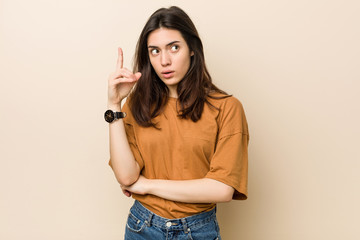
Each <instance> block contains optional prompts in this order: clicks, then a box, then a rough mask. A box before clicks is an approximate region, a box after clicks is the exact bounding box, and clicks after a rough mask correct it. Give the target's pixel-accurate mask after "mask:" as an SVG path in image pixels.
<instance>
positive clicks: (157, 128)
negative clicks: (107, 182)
mask: <svg viewBox="0 0 360 240" xmlns="http://www.w3.org/2000/svg"><path fill="white" fill-rule="evenodd" d="M118 54H119V57H118V62H117V66H116V71H115V72H114V73H113V74H111V75H110V77H109V80H108V85H109V88H108V108H109V110H108V111H106V113H105V119H106V120H107V121H108V122H110V124H109V129H110V162H109V165H110V166H111V167H112V169H113V171H114V173H115V176H116V178H117V180H118V182H119V183H120V185H121V187H122V190H123V192H124V194H125V195H126V196H131V195H132V196H133V198H134V199H135V203H134V205H133V207H132V208H131V209H130V213H129V217H128V221H127V226H126V232H125V239H221V237H220V233H219V227H218V224H217V220H216V203H219V202H228V201H230V200H232V199H246V198H247V144H248V141H249V134H248V127H247V122H246V117H245V114H244V110H243V108H242V105H241V103H240V102H239V101H238V100H237V99H236V98H234V97H232V96H229V95H227V94H226V93H225V92H223V91H222V90H220V89H218V88H217V87H216V86H215V85H214V84H212V81H211V77H210V75H209V73H208V71H207V69H206V66H205V58H204V53H203V46H202V43H201V40H200V38H199V35H198V33H197V30H196V28H195V26H194V24H193V23H192V21H191V20H190V18H189V17H188V15H187V14H186V13H185V12H184V11H182V10H181V9H180V8H178V7H170V8H168V9H165V8H161V9H159V10H157V11H156V12H155V13H153V14H152V15H151V17H150V18H149V20H148V21H147V23H146V24H145V27H144V29H143V31H142V32H141V35H140V37H139V41H138V44H137V49H136V54H135V66H134V72H135V73H133V72H132V71H130V70H128V69H126V68H124V67H123V52H122V50H121V48H119V49H118ZM135 83H136V84H135ZM133 87H134V88H133ZM132 88H133V90H132ZM131 90H132V91H131ZM130 91H131V93H130ZM129 93H130V94H129ZM128 95H129V96H128ZM127 96H128V100H127V101H126V103H125V104H124V106H123V108H122V109H121V102H122V101H123V100H124V98H125V97H127ZM116 112H117V113H116Z"/></svg>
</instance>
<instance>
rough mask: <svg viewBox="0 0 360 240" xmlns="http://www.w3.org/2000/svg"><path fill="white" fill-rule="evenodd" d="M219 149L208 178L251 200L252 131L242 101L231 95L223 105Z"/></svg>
mask: <svg viewBox="0 0 360 240" xmlns="http://www.w3.org/2000/svg"><path fill="white" fill-rule="evenodd" d="M218 124H219V133H218V140H217V143H216V150H215V153H214V155H213V157H212V159H211V162H210V170H209V172H208V173H207V175H206V176H205V177H206V178H211V179H215V180H217V181H220V182H223V183H225V184H227V185H229V186H231V187H233V188H234V189H235V192H234V195H233V199H236V200H245V199H247V195H248V191H247V183H248V143H249V131H248V124H247V121H246V116H245V112H244V109H243V107H242V105H241V103H240V102H239V101H238V100H237V99H236V98H234V97H229V98H228V99H226V100H225V102H224V104H223V105H222V106H221V107H220V114H219V117H218Z"/></svg>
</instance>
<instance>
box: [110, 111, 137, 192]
mask: <svg viewBox="0 0 360 240" xmlns="http://www.w3.org/2000/svg"><path fill="white" fill-rule="evenodd" d="M109 109H111V110H113V111H120V106H109ZM109 144H110V159H111V165H112V169H113V171H114V174H115V176H116V179H117V180H118V182H119V183H120V184H121V185H124V186H129V185H131V184H133V183H134V182H135V181H136V180H137V179H138V177H139V174H140V168H139V165H138V163H137V162H136V160H135V158H134V155H133V153H132V151H131V149H130V146H129V142H128V140H127V137H126V132H125V127H124V122H123V120H122V119H118V120H116V121H114V122H112V123H110V124H109Z"/></svg>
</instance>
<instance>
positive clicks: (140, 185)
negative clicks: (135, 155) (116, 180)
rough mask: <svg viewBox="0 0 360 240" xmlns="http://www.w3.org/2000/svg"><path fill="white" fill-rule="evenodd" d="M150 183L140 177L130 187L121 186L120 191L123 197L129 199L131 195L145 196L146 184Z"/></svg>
mask: <svg viewBox="0 0 360 240" xmlns="http://www.w3.org/2000/svg"><path fill="white" fill-rule="evenodd" d="M149 181H151V180H149V179H147V178H145V177H144V176H142V175H140V176H139V178H138V180H137V181H136V182H135V183H133V184H132V185H130V186H128V187H125V186H121V189H122V191H123V193H124V194H125V196H127V197H130V196H131V193H135V194H139V195H145V194H147V188H146V187H147V184H148V182H149Z"/></svg>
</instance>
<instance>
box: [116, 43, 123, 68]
mask: <svg viewBox="0 0 360 240" xmlns="http://www.w3.org/2000/svg"><path fill="white" fill-rule="evenodd" d="M123 61H124V57H123V51H122V49H121V47H119V48H118V59H117V64H116V70H120V69H121V68H123Z"/></svg>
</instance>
